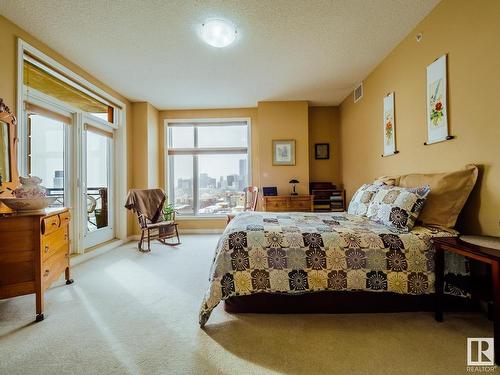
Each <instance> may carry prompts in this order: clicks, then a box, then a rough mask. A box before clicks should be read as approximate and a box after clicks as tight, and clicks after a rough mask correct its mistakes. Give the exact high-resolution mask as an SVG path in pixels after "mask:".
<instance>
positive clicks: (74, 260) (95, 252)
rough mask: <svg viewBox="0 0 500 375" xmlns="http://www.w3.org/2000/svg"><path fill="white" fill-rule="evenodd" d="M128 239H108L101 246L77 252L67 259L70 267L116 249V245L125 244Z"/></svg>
mask: <svg viewBox="0 0 500 375" xmlns="http://www.w3.org/2000/svg"><path fill="white" fill-rule="evenodd" d="M129 241H130V239H129V238H127V239H125V240H118V239H115V240H112V241H108V242H106V243H105V244H103V245H101V246H98V247H95V248H93V249H92V250H90V251H88V252H87V253H84V254H79V255H76V256H73V257H71V258H70V260H69V262H70V265H71V267H73V266H76V265H77V264H80V263H83V262H86V261H88V260H90V259H93V258H95V257H98V256H100V255H103V254H105V253H107V252H108V251H111V250H113V249H116V248H117V247H119V246H121V245H123V244H126V243H127V242H129Z"/></svg>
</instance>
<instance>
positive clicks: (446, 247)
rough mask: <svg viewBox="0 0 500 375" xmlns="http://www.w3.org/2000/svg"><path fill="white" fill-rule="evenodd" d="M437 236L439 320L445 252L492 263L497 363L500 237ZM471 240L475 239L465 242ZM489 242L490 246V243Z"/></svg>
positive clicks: (499, 353)
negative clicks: (461, 237)
mask: <svg viewBox="0 0 500 375" xmlns="http://www.w3.org/2000/svg"><path fill="white" fill-rule="evenodd" d="M463 239H464V240H462V239H460V238H456V237H433V238H432V240H431V241H432V243H433V244H434V246H435V248H436V270H435V272H436V310H435V313H436V315H435V317H436V320H437V321H438V322H442V321H443V284H444V252H445V251H448V252H450V253H455V254H460V255H463V256H464V257H466V258H470V259H475V260H477V261H479V262H483V263H486V264H489V265H490V266H491V282H492V291H493V305H494V313H493V336H494V343H495V363H496V364H497V365H500V239H497V238H493V237H479V236H464V237H463ZM465 240H466V241H471V242H474V243H471V242H465ZM486 246H488V247H486Z"/></svg>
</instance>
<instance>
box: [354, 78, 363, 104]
mask: <svg viewBox="0 0 500 375" xmlns="http://www.w3.org/2000/svg"><path fill="white" fill-rule="evenodd" d="M362 98H363V82H361V83H360V84H359V86H358V87H356V88H355V89H354V103H357V102H358V101H360V100H361V99H362Z"/></svg>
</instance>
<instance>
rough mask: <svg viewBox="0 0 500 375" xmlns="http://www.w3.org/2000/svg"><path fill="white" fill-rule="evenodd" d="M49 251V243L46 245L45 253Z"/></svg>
mask: <svg viewBox="0 0 500 375" xmlns="http://www.w3.org/2000/svg"><path fill="white" fill-rule="evenodd" d="M48 252H49V245H45V254H47V253H48Z"/></svg>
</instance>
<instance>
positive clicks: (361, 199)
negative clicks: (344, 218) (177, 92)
mask: <svg viewBox="0 0 500 375" xmlns="http://www.w3.org/2000/svg"><path fill="white" fill-rule="evenodd" d="M380 187H381V185H374V184H364V185H363V186H361V187H360V188H359V189H358V190H357V191H356V193H354V195H353V197H352V199H351V202H350V203H349V208H348V209H347V213H349V214H351V215H358V216H366V213H367V211H368V206H369V205H370V202H371V201H372V199H373V197H374V196H375V194H376V193H377V191H378V190H379V189H380Z"/></svg>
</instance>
